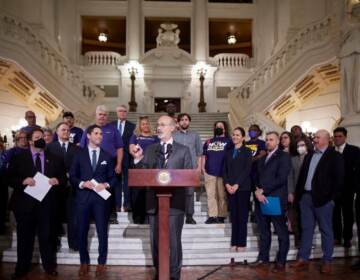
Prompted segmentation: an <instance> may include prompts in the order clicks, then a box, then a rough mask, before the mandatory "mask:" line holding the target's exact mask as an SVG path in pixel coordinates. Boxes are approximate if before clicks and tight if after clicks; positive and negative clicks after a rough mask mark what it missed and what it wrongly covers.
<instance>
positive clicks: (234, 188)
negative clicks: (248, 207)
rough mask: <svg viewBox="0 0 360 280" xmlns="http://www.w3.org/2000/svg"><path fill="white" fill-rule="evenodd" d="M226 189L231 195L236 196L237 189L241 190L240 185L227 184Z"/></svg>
mask: <svg viewBox="0 0 360 280" xmlns="http://www.w3.org/2000/svg"><path fill="white" fill-rule="evenodd" d="M225 187H226V190H227V192H228V193H229V194H234V193H235V192H236V191H237V189H238V188H239V185H238V184H234V185H230V184H226V185H225Z"/></svg>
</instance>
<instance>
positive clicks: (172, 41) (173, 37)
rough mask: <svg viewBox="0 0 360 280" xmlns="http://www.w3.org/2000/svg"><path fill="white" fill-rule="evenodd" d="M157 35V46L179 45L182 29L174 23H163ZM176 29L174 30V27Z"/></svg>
mask: <svg viewBox="0 0 360 280" xmlns="http://www.w3.org/2000/svg"><path fill="white" fill-rule="evenodd" d="M160 27H161V28H159V29H158V36H157V37H156V47H157V48H159V47H178V44H179V43H180V37H179V35H180V29H178V28H177V24H174V23H162V24H161V25H160ZM175 28H176V30H175V31H174V29H175Z"/></svg>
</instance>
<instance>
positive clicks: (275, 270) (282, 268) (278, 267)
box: [271, 263, 285, 273]
mask: <svg viewBox="0 0 360 280" xmlns="http://www.w3.org/2000/svg"><path fill="white" fill-rule="evenodd" d="M271 272H273V273H280V272H285V265H284V264H281V263H276V264H275V265H274V267H273V268H272V269H271Z"/></svg>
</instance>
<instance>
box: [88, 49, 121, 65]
mask: <svg viewBox="0 0 360 280" xmlns="http://www.w3.org/2000/svg"><path fill="white" fill-rule="evenodd" d="M123 61H124V59H123V57H122V56H121V55H120V54H118V53H116V52H87V53H85V65H87V66H97V65H106V66H116V65H119V64H121V63H122V62H123Z"/></svg>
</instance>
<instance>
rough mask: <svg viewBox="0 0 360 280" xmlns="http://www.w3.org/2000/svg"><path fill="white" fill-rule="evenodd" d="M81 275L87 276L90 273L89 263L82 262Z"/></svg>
mask: <svg viewBox="0 0 360 280" xmlns="http://www.w3.org/2000/svg"><path fill="white" fill-rule="evenodd" d="M78 274H79V276H80V277H81V276H86V275H88V274H89V265H88V264H81V265H80V268H79V273H78Z"/></svg>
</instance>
